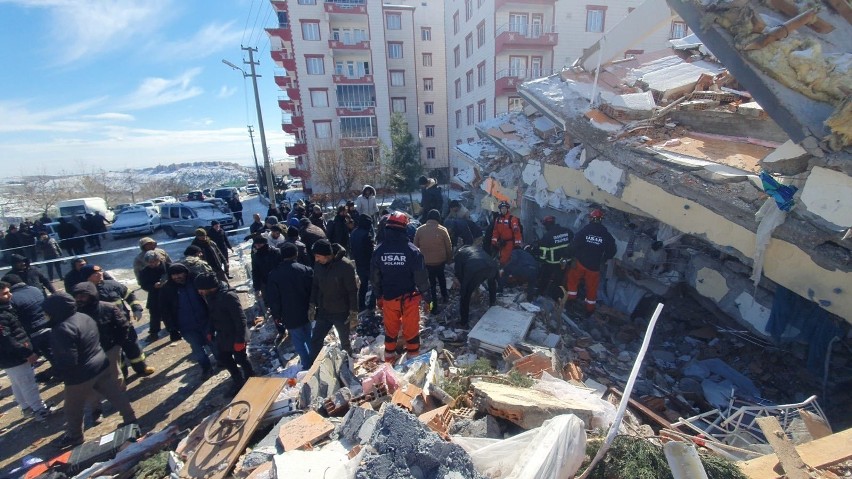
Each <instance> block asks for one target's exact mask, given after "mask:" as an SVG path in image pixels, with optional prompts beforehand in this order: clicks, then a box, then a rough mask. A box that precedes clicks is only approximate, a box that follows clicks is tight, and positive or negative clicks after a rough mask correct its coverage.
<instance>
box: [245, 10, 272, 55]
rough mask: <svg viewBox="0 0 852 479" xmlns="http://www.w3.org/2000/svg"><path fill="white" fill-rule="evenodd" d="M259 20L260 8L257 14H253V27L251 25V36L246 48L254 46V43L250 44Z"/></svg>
mask: <svg viewBox="0 0 852 479" xmlns="http://www.w3.org/2000/svg"><path fill="white" fill-rule="evenodd" d="M270 8H271V7H270ZM259 18H260V8H258V9H257V14H255V16H254V25H252V27H251V34H250V35H249V42H250V43H249V45H248V46H251V45H252V44H254V42H252V41H251V40H252V38H254V31H255V29H257V20H258V19H259Z"/></svg>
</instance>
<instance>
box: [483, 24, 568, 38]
mask: <svg viewBox="0 0 852 479" xmlns="http://www.w3.org/2000/svg"><path fill="white" fill-rule="evenodd" d="M506 32H509V33H515V34H517V35H518V36H520V37H521V38H539V37H542V36H544V35H547V34H548V33H556V25H541V24H538V23H511V22H510V23H504V24H503V25H500V26H499V27H498V28H497V30H496V31H495V32H494V37H495V38H496V37H499V36H500V34H501V33H506Z"/></svg>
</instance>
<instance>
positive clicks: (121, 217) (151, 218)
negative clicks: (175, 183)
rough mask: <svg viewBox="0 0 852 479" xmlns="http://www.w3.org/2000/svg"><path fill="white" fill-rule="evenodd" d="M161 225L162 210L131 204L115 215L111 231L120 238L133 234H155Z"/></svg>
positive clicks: (114, 236) (113, 235)
mask: <svg viewBox="0 0 852 479" xmlns="http://www.w3.org/2000/svg"><path fill="white" fill-rule="evenodd" d="M159 227H160V212H159V211H157V208H155V207H153V206H131V207H128V208H125V209H124V211H122V212H121V213H119V214H118V216H116V217H115V221H114V222H113V223H112V226H111V227H110V229H109V231H110V233H111V234H112V237H113V238H114V239H115V238H120V237H122V236H128V235H133V234H153V233H154V231H156V230H157V229H158V228H159Z"/></svg>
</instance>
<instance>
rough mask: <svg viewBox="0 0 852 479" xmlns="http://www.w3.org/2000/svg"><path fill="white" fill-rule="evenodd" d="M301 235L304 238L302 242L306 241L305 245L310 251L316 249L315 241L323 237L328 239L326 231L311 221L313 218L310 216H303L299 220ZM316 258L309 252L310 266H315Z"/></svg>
mask: <svg viewBox="0 0 852 479" xmlns="http://www.w3.org/2000/svg"><path fill="white" fill-rule="evenodd" d="M299 237H300V238H302V242H303V243H305V247H306V248H307V249H308V251H309V252H312V251H313V250H314V249H313V247H314V243H316V242H317V241H319V240H321V239H326V235H325V231H323V230H321V229H320V228H318V227H317V226H316V225H314V224H313V223H311V220H309V219H308V218H302V219H300V220H299ZM314 259H315V258H314V255H313V253H309V254H308V266H311V267H313V266H314Z"/></svg>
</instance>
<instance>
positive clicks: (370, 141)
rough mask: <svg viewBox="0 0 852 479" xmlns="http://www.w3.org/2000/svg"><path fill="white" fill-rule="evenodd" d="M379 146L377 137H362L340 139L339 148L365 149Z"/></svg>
mask: <svg viewBox="0 0 852 479" xmlns="http://www.w3.org/2000/svg"><path fill="white" fill-rule="evenodd" d="M376 146H379V139H378V138H377V137H362V138H341V139H340V147H341V148H366V147H376Z"/></svg>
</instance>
